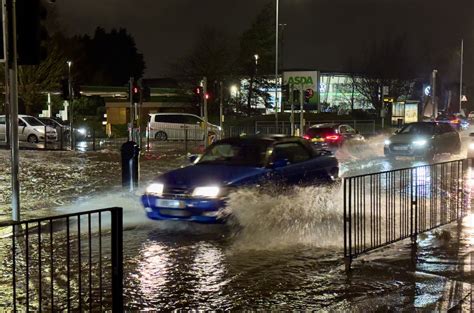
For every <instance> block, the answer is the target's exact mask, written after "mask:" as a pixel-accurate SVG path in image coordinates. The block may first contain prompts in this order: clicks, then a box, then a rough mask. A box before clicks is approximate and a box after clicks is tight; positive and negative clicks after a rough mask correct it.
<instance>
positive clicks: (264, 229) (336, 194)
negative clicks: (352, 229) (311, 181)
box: [225, 185, 343, 250]
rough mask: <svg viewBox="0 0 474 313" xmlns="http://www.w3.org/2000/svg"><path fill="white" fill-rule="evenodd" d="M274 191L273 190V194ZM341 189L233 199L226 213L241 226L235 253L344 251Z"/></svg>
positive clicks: (248, 193) (249, 193)
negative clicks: (314, 249)
mask: <svg viewBox="0 0 474 313" xmlns="http://www.w3.org/2000/svg"><path fill="white" fill-rule="evenodd" d="M272 189H273V190H272ZM342 198H343V197H342V188H341V185H332V186H312V187H293V188H291V189H288V190H285V192H284V193H282V192H281V190H280V191H278V190H277V189H275V188H270V189H265V190H263V191H257V190H255V189H253V190H252V189H243V190H239V191H237V192H235V193H233V194H231V195H230V197H229V201H228V206H227V207H226V209H225V211H226V213H227V214H232V218H231V223H232V224H233V225H238V227H237V229H238V231H236V233H235V234H234V236H235V241H234V245H233V247H234V248H236V249H250V250H253V249H255V250H260V249H280V248H281V249H284V248H287V247H289V246H295V245H311V246H317V247H334V246H336V247H341V246H342V244H343V240H342V233H343V232H342V226H341V225H343V224H342V221H343V201H342Z"/></svg>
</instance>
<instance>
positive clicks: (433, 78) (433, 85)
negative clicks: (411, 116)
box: [431, 70, 438, 119]
mask: <svg viewBox="0 0 474 313" xmlns="http://www.w3.org/2000/svg"><path fill="white" fill-rule="evenodd" d="M437 73H438V70H433V73H432V76H431V103H432V105H433V115H432V118H433V119H435V118H437V117H438V102H437V101H436V74H437Z"/></svg>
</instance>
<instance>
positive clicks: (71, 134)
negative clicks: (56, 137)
mask: <svg viewBox="0 0 474 313" xmlns="http://www.w3.org/2000/svg"><path fill="white" fill-rule="evenodd" d="M66 64H67V67H68V75H67V82H68V90H69V141H70V144H71V150H74V140H73V137H74V129H73V128H72V101H73V97H72V82H71V66H72V61H67V62H66Z"/></svg>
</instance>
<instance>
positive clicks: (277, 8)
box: [275, 0, 280, 133]
mask: <svg viewBox="0 0 474 313" xmlns="http://www.w3.org/2000/svg"><path fill="white" fill-rule="evenodd" d="M275 1H276V3H275V7H276V12H275V126H276V133H278V42H279V41H278V28H279V21H278V20H279V7H280V1H279V0H275Z"/></svg>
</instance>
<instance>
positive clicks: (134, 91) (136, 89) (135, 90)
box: [132, 86, 138, 94]
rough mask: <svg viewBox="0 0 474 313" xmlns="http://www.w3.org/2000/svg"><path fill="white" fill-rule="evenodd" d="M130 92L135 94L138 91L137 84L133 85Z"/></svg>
mask: <svg viewBox="0 0 474 313" xmlns="http://www.w3.org/2000/svg"><path fill="white" fill-rule="evenodd" d="M132 92H133V93H135V94H137V93H138V87H137V86H133V89H132Z"/></svg>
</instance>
